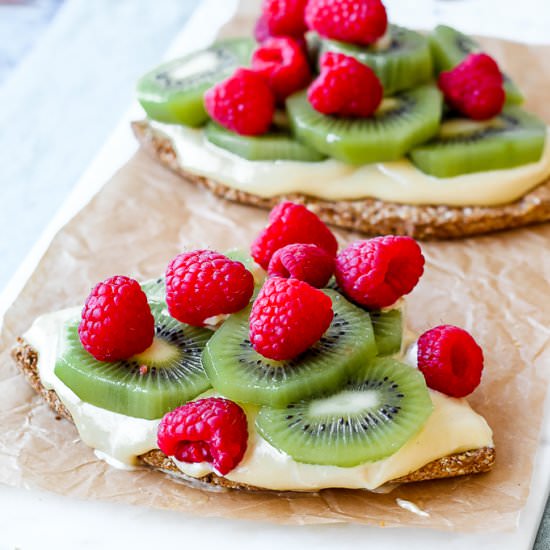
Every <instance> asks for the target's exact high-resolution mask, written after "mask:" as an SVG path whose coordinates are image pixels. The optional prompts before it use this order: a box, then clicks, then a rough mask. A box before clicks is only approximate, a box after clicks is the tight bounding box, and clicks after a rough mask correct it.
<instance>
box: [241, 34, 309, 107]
mask: <svg viewBox="0 0 550 550" xmlns="http://www.w3.org/2000/svg"><path fill="white" fill-rule="evenodd" d="M252 70H253V71H255V72H257V73H258V74H260V75H261V76H263V77H264V78H265V79H266V81H267V83H268V84H269V87H270V88H271V91H272V92H273V93H274V94H275V98H276V99H277V101H279V102H280V103H282V102H283V101H284V100H285V99H286V98H287V97H288V96H289V95H290V94H292V93H294V92H296V91H297V90H300V89H302V88H304V87H305V86H306V85H307V84H308V82H309V81H310V79H311V73H310V70H309V63H308V60H307V58H306V56H305V54H304V52H303V50H302V48H301V47H300V45H299V44H298V42H296V41H295V40H293V39H292V38H287V37H281V38H268V39H267V40H265V41H264V42H263V44H262V45H261V46H260V47H259V48H258V49H257V50H256V51H255V52H254V54H253V55H252Z"/></svg>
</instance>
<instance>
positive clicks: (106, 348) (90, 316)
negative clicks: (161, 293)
mask: <svg viewBox="0 0 550 550" xmlns="http://www.w3.org/2000/svg"><path fill="white" fill-rule="evenodd" d="M154 325H155V321H154V319H153V316H152V315H151V309H150V308H149V304H148V303H147V296H146V295H145V293H144V292H143V290H142V289H141V287H140V285H139V283H138V282H137V281H135V280H134V279H131V278H130V277H124V276H121V275H117V276H114V277H110V278H109V279H106V280H105V281H103V282H101V283H98V284H97V285H96V286H95V287H94V288H93V289H92V292H91V293H90V295H89V296H88V298H87V299H86V303H85V304H84V309H83V310H82V316H81V321H80V323H79V325H78V334H79V337H80V342H81V343H82V346H83V347H84V349H86V350H87V351H88V352H89V353H91V354H92V355H93V356H94V357H95V358H96V359H97V360H98V361H118V360H120V359H128V358H129V357H131V356H132V355H135V354H136V353H140V352H142V351H144V350H145V349H147V348H148V347H149V346H150V345H151V344H152V342H153V336H154V334H155V327H154Z"/></svg>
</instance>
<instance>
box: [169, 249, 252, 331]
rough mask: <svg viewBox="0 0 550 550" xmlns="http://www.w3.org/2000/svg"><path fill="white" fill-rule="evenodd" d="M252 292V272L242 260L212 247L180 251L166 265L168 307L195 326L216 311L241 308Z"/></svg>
mask: <svg viewBox="0 0 550 550" xmlns="http://www.w3.org/2000/svg"><path fill="white" fill-rule="evenodd" d="M253 292H254V277H253V275H252V273H250V271H248V269H246V268H245V266H244V265H243V264H242V263H241V262H237V261H233V260H230V259H229V258H228V257H227V256H224V255H223V254H218V253H217V252H214V251H212V250H195V251H193V252H186V253H184V254H179V255H178V256H176V257H175V258H174V259H173V260H172V261H171V262H170V263H169V264H168V267H167V269H166V303H167V305H168V311H169V312H170V315H172V317H174V318H175V319H177V320H179V321H181V322H182V323H188V324H190V325H193V326H203V325H204V324H205V321H206V320H207V319H208V318H210V317H214V316H216V315H223V314H227V313H235V312H237V311H240V310H241V309H243V308H244V307H246V306H247V305H248V303H249V302H250V298H251V297H252V293H253Z"/></svg>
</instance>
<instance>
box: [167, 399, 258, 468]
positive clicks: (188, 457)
mask: <svg viewBox="0 0 550 550" xmlns="http://www.w3.org/2000/svg"><path fill="white" fill-rule="evenodd" d="M247 443H248V423H247V420H246V415H245V413H244V411H243V410H242V409H241V407H239V405H237V404H236V403H234V402H233V401H229V400H228V399H223V398H221V397H209V398H207V399H199V400H197V401H190V402H189V403H186V404H185V405H183V406H181V407H178V408H177V409H175V410H173V411H172V412H169V413H168V414H166V415H165V416H164V417H163V419H162V420H161V421H160V424H159V427H158V432H157V444H158V446H159V449H160V450H161V451H162V452H163V453H164V454H165V455H167V456H173V457H175V458H176V460H179V461H180V462H190V463H194V462H208V463H210V464H212V465H213V466H214V468H215V469H216V470H217V471H218V472H219V473H220V474H221V475H225V474H227V473H228V472H230V471H231V470H233V468H235V467H236V466H237V465H238V464H239V462H240V461H241V459H242V458H243V455H244V452H245V451H246V445H247Z"/></svg>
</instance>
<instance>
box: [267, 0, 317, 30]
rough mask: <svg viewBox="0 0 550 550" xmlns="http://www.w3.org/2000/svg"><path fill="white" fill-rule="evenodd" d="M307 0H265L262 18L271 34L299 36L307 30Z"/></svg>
mask: <svg viewBox="0 0 550 550" xmlns="http://www.w3.org/2000/svg"><path fill="white" fill-rule="evenodd" d="M306 4H307V0H263V3H262V15H261V18H263V20H264V21H265V27H266V29H267V32H268V33H269V35H270V36H294V37H296V38H299V37H300V36H302V35H303V34H304V32H305V31H306V24H305V21H304V10H305V8H306Z"/></svg>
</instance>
